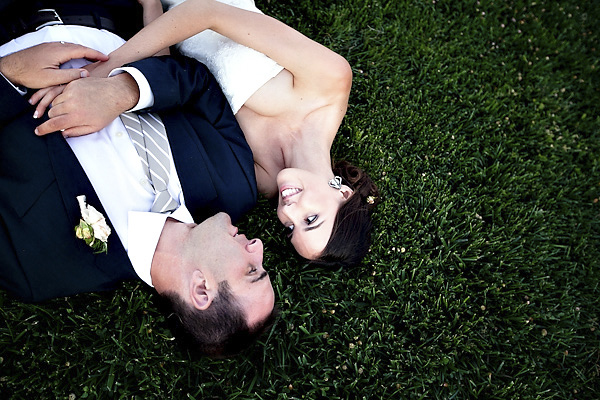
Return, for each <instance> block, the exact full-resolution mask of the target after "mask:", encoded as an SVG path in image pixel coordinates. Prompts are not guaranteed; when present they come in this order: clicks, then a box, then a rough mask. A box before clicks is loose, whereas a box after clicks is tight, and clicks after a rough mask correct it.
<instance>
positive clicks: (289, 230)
mask: <svg viewBox="0 0 600 400" xmlns="http://www.w3.org/2000/svg"><path fill="white" fill-rule="evenodd" d="M317 219H319V216H318V215H311V216H309V217H306V219H304V222H306V225H311V224H312V223H313V222H315V221H316V220H317ZM285 229H286V230H287V237H289V238H291V237H292V235H293V234H294V224H290V225H288V226H286V227H285Z"/></svg>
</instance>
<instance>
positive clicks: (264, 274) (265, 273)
mask: <svg viewBox="0 0 600 400" xmlns="http://www.w3.org/2000/svg"><path fill="white" fill-rule="evenodd" d="M267 275H268V274H267V271H263V273H262V274H260V276H259V277H258V278H254V279H252V280H251V281H250V283H255V282H258V281H260V280H261V279H265V278H266V277H267Z"/></svg>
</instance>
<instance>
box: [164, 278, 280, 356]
mask: <svg viewBox="0 0 600 400" xmlns="http://www.w3.org/2000/svg"><path fill="white" fill-rule="evenodd" d="M162 296H163V298H164V299H166V300H167V303H169V304H170V306H171V308H172V309H173V312H174V313H175V314H176V315H177V316H178V318H179V322H180V324H181V327H182V328H183V330H184V335H185V336H187V337H186V338H185V339H187V340H188V341H190V342H191V344H192V346H193V348H194V350H196V351H198V352H199V353H200V354H202V355H207V356H210V357H215V358H225V357H231V356H233V355H236V354H238V353H240V352H241V351H242V350H244V349H246V348H247V347H249V346H250V345H251V344H252V343H254V341H256V339H257V338H258V337H259V336H260V335H261V334H262V333H263V332H265V331H266V330H267V329H269V328H270V327H271V326H272V325H273V323H274V321H275V317H276V315H277V312H276V310H275V308H273V311H271V313H270V314H269V315H268V316H267V317H266V318H265V319H264V320H263V321H261V322H259V323H258V324H257V325H256V326H253V327H250V326H248V324H247V322H246V319H245V318H244V312H243V311H242V309H241V307H240V306H239V304H238V303H237V301H236V299H235V297H234V295H233V293H232V292H231V289H230V287H229V284H228V283H227V281H222V282H219V286H218V290H217V295H216V296H215V298H214V299H213V301H212V302H211V304H210V306H209V307H208V308H207V309H205V310H198V309H196V308H194V307H192V306H191V305H189V304H187V303H186V302H185V301H184V300H183V299H182V298H181V296H179V295H178V294H177V293H175V292H164V293H162Z"/></svg>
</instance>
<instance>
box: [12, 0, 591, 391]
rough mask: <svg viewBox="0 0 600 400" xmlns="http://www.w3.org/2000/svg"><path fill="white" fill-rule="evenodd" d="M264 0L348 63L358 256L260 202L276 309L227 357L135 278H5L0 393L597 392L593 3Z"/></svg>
mask: <svg viewBox="0 0 600 400" xmlns="http://www.w3.org/2000/svg"><path fill="white" fill-rule="evenodd" d="M257 4H258V6H259V7H260V8H262V9H263V10H264V11H265V12H266V13H267V14H270V15H273V16H275V17H277V18H280V19H281V20H283V21H285V22H286V23H288V24H290V25H291V26H293V27H296V28H297V29H299V30H300V31H301V32H303V33H305V34H306V35H307V36H309V37H312V38H314V39H316V40H317V41H319V42H321V43H323V44H325V45H326V46H328V47H330V48H331V49H333V50H335V51H336V52H338V53H340V54H342V55H343V56H344V57H346V58H347V59H348V61H349V62H350V64H351V65H352V67H353V70H354V85H353V89H352V94H351V98H350V107H349V109H348V114H347V117H346V119H345V121H344V124H343V126H342V128H341V130H340V133H339V135H338V137H337V139H336V141H335V143H334V148H333V154H334V157H335V158H336V159H341V158H345V159H347V160H349V161H352V162H353V163H355V164H357V165H359V166H361V167H363V168H364V169H366V170H367V171H368V172H369V173H370V174H371V175H372V176H373V177H374V178H375V180H376V181H377V183H378V185H379V187H380V189H381V192H382V196H381V200H382V202H381V204H380V206H379V208H378V209H377V210H376V212H375V214H374V219H375V232H374V244H373V246H372V248H371V251H370V253H369V255H368V256H367V258H366V259H365V261H364V262H363V263H362V265H361V266H360V267H358V268H357V269H354V270H352V271H326V270H320V269H316V268H313V267H310V266H307V265H306V263H305V262H303V261H302V260H301V259H300V258H298V257H297V256H295V255H294V253H293V252H292V248H291V246H290V245H289V244H287V243H286V239H285V238H284V235H283V228H282V227H280V225H279V223H278V221H277V219H276V216H275V213H274V211H273V205H272V204H270V203H269V202H267V201H264V200H261V202H260V205H259V207H258V208H257V209H256V211H255V212H253V213H252V214H251V215H250V217H249V220H248V221H243V223H242V225H241V227H242V228H243V229H244V230H245V231H246V232H247V233H249V235H254V236H260V237H261V238H263V239H264V242H265V245H266V249H267V252H266V256H265V266H267V268H268V269H269V271H270V276H271V279H272V281H273V283H274V287H275V293H276V296H277V303H278V306H279V308H280V309H281V316H280V318H279V319H278V321H277V323H276V325H275V326H274V328H273V329H272V331H270V332H269V333H268V334H267V335H265V336H264V337H263V338H262V341H261V343H260V344H258V345H256V346H254V347H253V348H252V349H251V350H250V351H248V352H247V353H245V354H243V355H242V356H240V357H238V358H236V359H232V360H220V361H215V360H208V359H197V358H193V357H192V356H190V354H189V353H188V352H187V351H186V350H185V349H183V348H181V347H180V346H179V345H178V343H177V341H175V340H173V334H172V332H171V330H170V324H169V321H168V319H167V317H166V316H165V315H164V313H163V312H162V311H161V310H160V308H159V306H158V305H157V303H156V302H155V296H154V295H153V294H152V293H151V292H150V291H149V290H147V289H146V288H145V287H144V285H143V284H141V283H140V284H127V285H124V286H123V288H122V289H120V290H118V291H117V292H115V293H102V294H87V295H79V296H75V297H72V298H67V299H57V300H54V301H51V302H48V303H44V304H39V305H25V304H21V303H19V302H16V301H14V300H12V299H11V298H9V297H8V296H7V295H6V294H5V293H2V294H0V314H1V319H0V398H2V399H9V398H10V399H13V398H14V399H39V398H44V399H82V398H89V399H95V398H102V399H120V398H123V399H134V398H135V399H188V398H189V399H301V398H306V399H318V398H322V399H348V398H351V399H467V398H480V399H598V398H600V326H599V324H600V320H599V318H600V304H599V300H598V298H599V296H600V288H599V282H600V280H599V277H600V272H599V270H600V268H599V259H600V251H599V249H600V203H599V200H598V198H599V197H600V162H599V159H600V112H599V111H600V92H599V88H600V76H599V70H600V41H599V37H600V36H599V31H598V29H599V28H600V18H599V16H600V3H599V2H597V1H594V0H579V1H575V0H569V1H519V0H515V1H499V0H494V1H492V0H480V1H473V0H428V1H419V0H412V1H401V0H395V1H382V0H379V1H377V0H296V1H292V0H270V1H268V0H257ZM307 62H310V60H307Z"/></svg>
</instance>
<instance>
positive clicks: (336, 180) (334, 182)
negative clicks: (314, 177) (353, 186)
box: [327, 176, 342, 190]
mask: <svg viewBox="0 0 600 400" xmlns="http://www.w3.org/2000/svg"><path fill="white" fill-rule="evenodd" d="M327 184H328V185H329V187H332V188H334V189H337V190H340V189H341V188H342V178H341V177H339V176H334V177H333V179H330V180H329V182H327Z"/></svg>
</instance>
